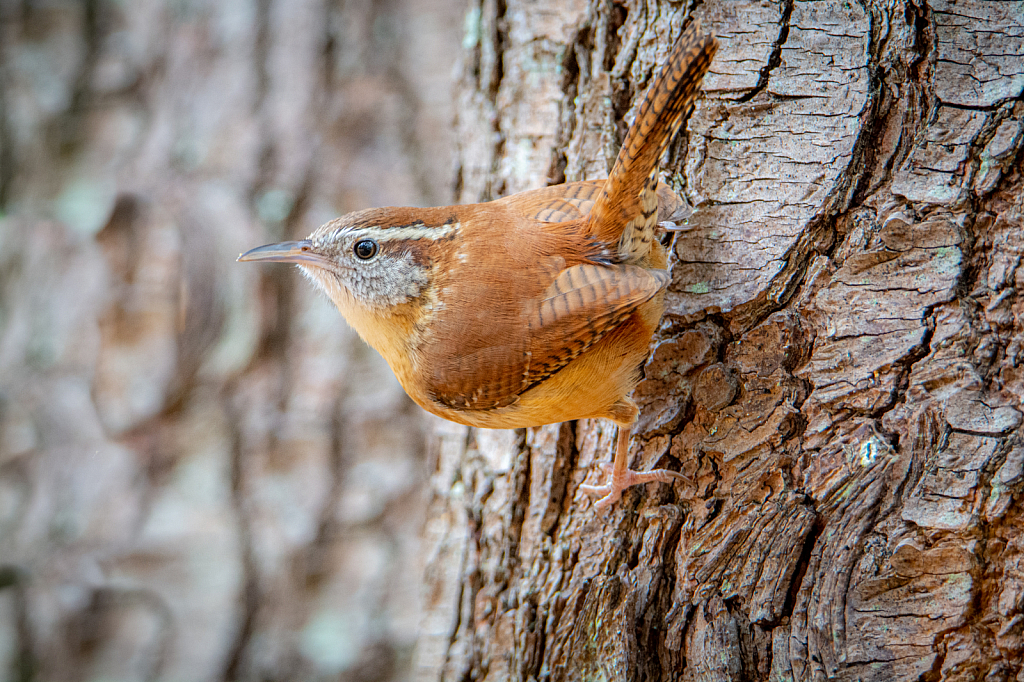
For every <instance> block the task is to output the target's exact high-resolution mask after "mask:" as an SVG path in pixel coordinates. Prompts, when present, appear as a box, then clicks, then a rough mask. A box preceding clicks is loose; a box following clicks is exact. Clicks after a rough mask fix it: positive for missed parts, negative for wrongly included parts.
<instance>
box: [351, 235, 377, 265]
mask: <svg viewBox="0 0 1024 682" xmlns="http://www.w3.org/2000/svg"><path fill="white" fill-rule="evenodd" d="M353 251H355V254H356V258H359V259H360V260H370V259H371V258H373V257H374V256H376V255H377V242H375V241H373V240H372V239H360V240H359V241H357V242H356V246H355V248H354V249H353Z"/></svg>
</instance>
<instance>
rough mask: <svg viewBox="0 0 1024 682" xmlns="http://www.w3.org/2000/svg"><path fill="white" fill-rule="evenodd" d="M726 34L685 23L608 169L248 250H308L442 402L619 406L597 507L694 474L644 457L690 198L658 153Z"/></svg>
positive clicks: (483, 423) (354, 217)
mask: <svg viewBox="0 0 1024 682" xmlns="http://www.w3.org/2000/svg"><path fill="white" fill-rule="evenodd" d="M716 49H717V41H716V40H715V38H714V37H713V36H710V35H706V34H703V33H702V32H701V30H700V26H699V24H698V23H697V22H696V21H693V22H691V23H690V24H689V26H688V27H687V28H686V29H685V30H684V31H683V33H682V35H681V36H680V37H679V39H678V40H677V41H676V43H675V44H674V45H673V47H672V49H671V52H670V54H669V56H668V59H667V61H666V63H665V64H664V65H663V67H662V68H661V70H660V73H659V74H658V75H657V77H656V78H655V79H654V82H653V83H652V85H651V86H650V88H649V89H648V91H647V94H646V95H645V97H644V99H643V102H642V103H641V104H640V107H639V109H638V111H637V114H636V117H635V120H634V121H633V123H632V125H631V126H630V127H629V130H628V132H627V133H626V137H625V140H624V142H623V144H622V149H621V150H620V152H619V155H618V158H617V160H616V162H615V165H614V167H613V168H612V171H611V173H610V174H609V177H608V178H607V179H606V180H591V181H586V182H569V183H565V184H561V185H554V186H551V187H545V188H543V189H537V190H532V191H526V192H521V193H519V194H515V195H512V196H508V197H505V198H502V199H498V200H496V201H491V202H487V203H482V204H470V205H462V206H445V207H440V208H394V207H391V208H371V209H366V210H362V211H356V212H354V213H349V214H348V215H345V216H342V217H341V218H337V219H335V220H332V221H331V222H329V223H327V224H326V225H324V226H322V227H320V228H319V229H317V230H316V231H315V232H314V233H313V234H312V235H310V236H309V237H308V238H307V239H303V240H302V241H294V242H281V243H277V244H268V245H266V246H260V247H258V248H255V249H252V250H251V251H248V252H246V253H244V254H242V255H241V256H240V257H239V259H238V260H240V261H273V262H284V263H294V264H297V265H298V266H299V267H300V269H301V270H302V272H303V273H304V274H305V275H306V276H307V277H308V278H309V279H310V280H311V281H312V282H313V284H314V285H315V286H316V287H318V288H319V289H321V290H322V291H323V292H324V293H325V294H326V295H327V296H328V297H329V298H330V299H331V301H333V302H334V304H335V305H336V306H337V308H338V310H339V311H341V314H342V315H343V316H344V317H345V319H346V320H347V321H348V323H349V324H350V325H351V326H352V327H353V328H355V330H356V331H357V332H358V333H359V335H360V336H361V337H362V338H363V339H364V340H365V341H366V343H368V344H369V345H370V346H372V347H373V348H375V349H376V350H377V351H378V352H379V353H380V354H381V355H382V356H383V357H384V359H385V360H387V362H388V364H389V365H390V366H391V369H392V370H393V371H394V372H395V375H396V376H397V377H398V380H399V382H401V384H402V386H403V387H404V388H405V390H406V392H407V393H408V394H409V396H410V397H411V398H412V399H413V400H414V401H415V402H416V403H417V404H418V405H420V406H421V407H422V408H423V409H425V410H427V411H428V412H431V413H433V414H435V415H438V416H439V417H443V418H445V419H450V420H451V421H454V422H458V423H460V424H467V425H469V426H477V427H485V428H500V429H508V428H520V427H527V426H540V425H542V424H551V423H556V422H562V421H568V420H573V419H588V418H589V419H609V420H611V421H613V422H614V423H615V424H617V425H618V436H617V439H616V445H615V455H614V465H612V466H608V465H605V470H606V471H608V472H609V474H610V476H609V478H608V481H607V483H605V484H604V485H597V486H581V487H582V488H583V489H584V490H585V491H587V492H588V493H590V494H593V495H595V496H600V499H599V500H598V501H597V502H596V503H595V507H598V508H601V507H606V506H608V505H611V504H613V503H614V502H616V501H617V500H618V499H619V498H620V497H621V495H622V491H623V490H625V489H626V488H629V487H630V486H633V485H636V484H639V483H647V482H650V481H660V482H665V483H668V482H671V481H673V480H677V479H683V480H685V477H684V476H683V475H682V474H679V473H677V472H673V471H669V470H664V469H659V470H655V471H647V472H636V471H632V470H631V469H630V468H629V466H628V455H629V438H630V432H631V430H632V426H633V424H634V423H635V422H636V419H637V416H638V413H639V412H638V409H637V406H636V403H635V402H633V400H632V399H631V398H630V397H629V395H630V393H631V392H632V391H633V388H634V387H635V386H636V384H637V382H638V381H639V380H640V378H641V376H642V367H643V364H644V362H645V360H646V358H647V356H648V353H649V347H650V341H651V337H652V335H653V333H654V331H655V329H656V328H657V325H658V323H659V321H660V319H661V316H662V313H663V311H664V294H665V288H666V286H667V285H668V283H669V274H668V271H667V265H668V256H667V253H666V249H665V247H664V246H663V245H662V244H661V242H660V241H659V240H658V239H657V238H656V235H655V229H656V227H657V225H658V223H659V221H665V220H668V219H670V218H671V216H672V215H673V214H674V213H675V212H676V211H677V210H678V209H679V208H680V206H682V205H683V204H682V201H681V200H680V199H679V198H678V197H677V196H676V195H675V193H674V192H672V190H671V189H669V188H668V186H667V185H665V184H664V183H661V182H659V180H658V164H659V162H660V160H661V158H662V156H663V155H664V153H665V150H666V148H667V147H668V144H669V142H670V141H671V140H672V137H673V136H674V135H675V133H676V132H677V130H678V129H679V128H680V126H681V125H682V123H683V122H684V121H685V120H686V118H687V117H688V116H689V112H690V111H692V109H693V103H694V100H695V99H696V96H697V93H698V90H699V87H700V83H701V80H702V79H703V78H704V74H705V73H706V72H707V70H708V67H709V65H710V63H711V59H712V57H713V56H714V53H715V50H716Z"/></svg>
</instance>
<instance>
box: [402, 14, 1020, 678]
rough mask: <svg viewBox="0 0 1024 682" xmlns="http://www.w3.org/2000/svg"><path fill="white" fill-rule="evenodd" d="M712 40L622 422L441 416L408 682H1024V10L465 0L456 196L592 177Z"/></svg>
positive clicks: (669, 170) (675, 169) (669, 171)
mask: <svg viewBox="0 0 1024 682" xmlns="http://www.w3.org/2000/svg"><path fill="white" fill-rule="evenodd" d="M691 15H692V16H693V17H697V18H700V20H701V21H702V23H703V25H704V27H705V28H706V29H710V30H714V31H715V32H716V33H717V34H718V38H719V41H720V43H721V46H720V49H719V52H718V56H717V57H716V59H715V61H714V63H713V64H712V67H711V73H710V74H709V75H708V77H707V79H706V81H705V85H704V90H705V96H704V98H703V99H702V100H701V101H700V102H699V103H698V105H697V108H696V111H695V112H694V114H693V116H692V118H691V119H690V122H689V125H688V126H687V128H686V131H685V134H683V135H680V136H679V139H678V141H677V142H676V143H675V144H674V145H673V146H672V148H671V149H670V150H669V153H668V155H667V163H666V164H665V169H666V179H668V180H669V181H670V182H671V183H672V184H673V185H674V186H675V187H677V188H678V190H679V191H680V192H681V193H683V194H684V195H685V196H686V197H687V198H688V199H689V201H690V202H691V203H692V204H693V206H694V207H695V208H696V212H695V214H694V215H693V217H692V218H691V220H690V222H689V226H688V228H687V229H686V230H685V231H684V232H682V233H680V234H679V235H678V236H677V237H676V238H675V244H674V249H673V255H674V258H673V262H672V284H671V287H670V291H669V294H668V298H667V300H668V309H667V313H666V315H665V318H664V322H663V324H662V325H661V328H660V330H659V332H658V333H657V335H656V337H655V338H654V339H653V341H652V354H651V358H650V360H649V362H648V363H647V366H646V370H645V379H644V380H643V382H642V383H641V384H640V385H639V386H638V388H637V390H636V393H635V398H636V400H637V402H638V403H639V405H640V408H641V417H640V422H639V425H638V428H637V429H636V431H635V437H634V439H633V447H632V450H633V461H634V465H635V466H637V467H638V468H640V469H649V468H654V467H656V466H669V467H672V468H676V469H678V470H680V471H683V472H685V473H687V474H689V475H691V476H692V477H693V479H694V481H695V483H694V484H693V485H685V484H676V485H674V486H668V485H662V484H655V485H650V486H648V487H647V488H646V489H637V490H634V491H632V492H630V493H628V494H627V495H626V496H625V497H624V500H623V501H622V502H621V503H619V504H618V505H617V506H616V507H615V508H614V509H613V510H612V511H611V512H610V513H608V514H600V513H595V512H594V510H593V509H592V508H591V503H590V502H589V501H588V499H587V498H586V496H585V495H583V494H582V493H581V492H580V491H579V486H580V484H582V483H585V482H587V483H593V482H595V481H596V479H597V478H598V476H599V473H598V470H597V469H596V466H595V465H597V464H598V463H600V462H603V461H607V460H608V459H609V457H610V450H611V447H612V444H613V442H614V439H613V436H614V432H613V429H612V428H611V427H610V425H609V424H606V423H601V422H579V423H575V424H560V425H552V426H546V427H541V428H536V429H528V430H526V431H522V432H487V431H477V430H472V429H469V430H467V429H464V428H460V427H455V426H450V425H440V426H438V427H437V429H436V431H435V435H434V438H433V447H432V462H433V464H432V472H433V473H432V478H431V500H430V506H429V511H428V518H427V525H426V534H425V542H426V547H427V556H428V562H427V571H426V574H425V581H426V585H425V587H426V589H425V591H424V594H425V595H427V602H426V604H425V608H426V609H427V616H426V620H425V621H424V623H425V625H424V628H423V631H422V632H421V639H420V644H419V648H418V653H417V660H416V663H417V672H418V674H419V677H418V679H422V680H436V679H441V680H488V681H489V682H493V681H497V680H555V681H557V680H600V679H607V680H651V681H654V680H819V679H850V680H853V679H857V680H879V681H881V680H917V679H928V680H937V679H950V680H952V679H958V680H960V679H962V680H968V679H992V680H997V679H998V680H1013V679H1016V680H1018V681H1020V680H1024V669H1022V663H1021V661H1022V653H1024V640H1022V632H1024V613H1022V606H1024V536H1022V535H1021V527H1022V520H1024V518H1022V517H1024V510H1022V507H1021V494H1022V486H1024V476H1022V467H1024V448H1022V446H1021V432H1020V425H1021V401H1022V399H1024V373H1022V371H1021V369H1020V367H1019V364H1020V361H1021V360H1022V358H1024V348H1022V344H1024V341H1022V339H1024V329H1022V324H1024V320H1022V313H1024V301H1022V299H1021V298H1020V296H1019V295H1018V291H1017V288H1018V286H1021V284H1022V282H1021V278H1022V277H1024V269H1022V268H1019V265H1020V259H1021V253H1022V249H1024V237H1022V234H1024V215H1022V214H1024V200H1022V196H1024V176H1022V173H1021V147H1022V140H1024V128H1022V125H1024V124H1022V120H1024V99H1022V89H1024V60H1021V58H1020V55H1021V54H1024V10H1022V7H1021V4H1020V3H1015V2H981V1H980V0H960V1H958V2H954V1H952V0H934V1H932V2H928V3H924V2H917V3H915V2H910V1H895V2H883V1H881V0H866V1H865V2H840V1H833V0H826V1H824V2H801V1H798V0H780V1H779V2H769V3H763V2H762V3H757V2H746V1H741V2H725V1H722V2H719V1H708V2H703V3H696V4H695V6H692V7H691V5H689V4H686V5H684V6H682V7H680V6H679V5H676V4H670V3H667V2H632V1H629V2H624V3H621V4H617V3H611V2H606V1H601V0H595V1H592V2H582V1H578V0H577V1H572V0H561V1H559V2H551V3H544V4H543V5H539V4H537V3H526V2H518V1H517V0H505V1H499V0H479V2H478V3H477V4H476V5H475V6H474V7H473V8H472V9H471V11H470V21H469V22H467V35H466V44H467V45H468V49H467V52H466V54H465V55H464V62H463V65H462V72H461V73H462V75H461V80H460V85H459V90H458V96H457V100H458V121H457V126H456V130H457V138H458V143H459V160H460V166H459V184H458V188H459V198H460V200H461V201H466V202H468V201H477V200H485V199H492V198H495V197H498V196H501V195H504V194H508V193H511V192H516V191H520V190H524V189H529V188H533V187H540V186H543V185H544V184H546V183H556V182H562V181H567V180H569V181H571V180H581V179H590V178H598V177H604V176H605V175H606V173H607V171H608V169H609V168H610V165H611V162H612V161H613V159H614V154H615V152H616V151H617V148H618V147H617V145H618V143H619V142H620V141H621V139H622V136H623V132H624V128H625V125H626V121H628V120H629V119H630V117H631V115H632V113H633V111H634V107H635V106H636V105H637V103H638V102H639V99H640V96H641V95H642V93H643V91H644V89H645V87H646V85H647V83H649V81H650V79H651V75H652V74H653V72H654V70H655V69H656V67H657V66H658V64H659V62H660V60H661V59H662V58H663V57H664V55H665V53H666V50H667V48H668V46H669V45H670V44H671V42H672V40H673V39H674V38H675V36H677V35H678V33H679V31H680V27H681V25H682V23H683V22H684V21H685V20H688V19H689V18H690V16H691Z"/></svg>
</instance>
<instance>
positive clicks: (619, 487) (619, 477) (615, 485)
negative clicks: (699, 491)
mask: <svg viewBox="0 0 1024 682" xmlns="http://www.w3.org/2000/svg"><path fill="white" fill-rule="evenodd" d="M601 469H602V470H603V471H604V472H605V474H606V475H608V477H609V480H608V482H607V483H605V484H603V485H589V484H584V485H581V486H580V490H582V491H583V492H585V493H586V494H588V495H591V496H592V497H598V496H601V497H600V499H599V500H597V502H595V503H594V509H604V508H606V507H610V506H611V505H613V504H615V503H616V502H618V501H619V499H620V498H621V497H622V493H623V491H625V490H626V489H627V488H631V487H633V486H634V485H640V484H641V483H654V482H655V481H657V482H658V483H672V482H673V481H686V482H687V483H692V481H691V480H690V478H689V477H688V476H686V475H684V474H681V473H679V472H678V471H669V470H668V469H655V470H653V471H633V470H632V469H626V470H625V471H622V472H616V471H615V467H613V466H612V465H611V464H602V465H601Z"/></svg>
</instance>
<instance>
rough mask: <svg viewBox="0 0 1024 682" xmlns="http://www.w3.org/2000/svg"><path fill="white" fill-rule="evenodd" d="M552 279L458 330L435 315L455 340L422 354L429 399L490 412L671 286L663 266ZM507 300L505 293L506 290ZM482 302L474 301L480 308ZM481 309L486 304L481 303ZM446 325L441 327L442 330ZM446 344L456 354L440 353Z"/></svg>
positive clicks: (589, 270) (584, 269)
mask: <svg viewBox="0 0 1024 682" xmlns="http://www.w3.org/2000/svg"><path fill="white" fill-rule="evenodd" d="M553 274H554V277H553V279H552V278H550V277H549V279H548V281H549V282H550V284H548V285H547V287H546V288H545V289H543V290H541V291H540V292H539V293H540V295H539V296H531V297H528V298H524V299H521V300H519V301H515V302H513V303H514V305H500V304H498V305H496V306H495V307H494V308H492V310H493V312H494V316H493V317H492V318H491V319H489V320H478V321H477V322H478V324H476V325H473V324H465V320H463V325H462V327H461V328H455V326H454V325H445V323H444V321H443V320H439V324H438V325H437V333H438V335H439V337H435V340H439V341H442V342H443V341H444V339H443V338H440V335H444V334H458V343H457V344H448V343H432V344H429V346H428V347H427V348H425V353H424V356H423V358H422V360H423V362H424V370H425V371H426V372H427V373H429V375H430V376H431V377H432V379H433V380H432V382H431V385H430V388H429V392H430V394H431V397H432V399H434V400H436V401H437V402H439V403H441V404H443V405H445V406H446V407H449V408H455V409H461V410H489V409H495V408H499V407H503V406H507V405H511V404H513V403H515V402H516V400H517V399H518V396H519V395H520V394H522V393H523V392H524V391H527V390H529V389H530V388H531V387H533V386H535V385H537V384H538V383H540V382H542V381H544V380H545V379H547V378H548V377H550V376H552V375H553V374H555V373H556V372H558V371H559V370H560V369H562V368H563V367H565V366H566V365H567V364H568V363H569V362H571V361H572V360H574V359H575V358H577V357H579V356H580V355H581V354H582V353H583V352H585V351H586V350H587V349H589V348H590V347H592V346H593V345H594V344H595V343H597V341H598V340H600V339H601V338H602V337H603V336H604V335H605V334H607V333H608V332H610V331H612V330H613V329H615V328H616V327H617V326H618V325H620V324H622V323H623V322H624V321H625V320H626V319H627V318H628V317H629V316H630V315H631V314H633V312H635V311H636V309H637V308H638V307H639V306H640V305H642V304H643V303H645V302H646V301H649V300H650V299H651V298H653V297H654V296H655V295H656V294H657V293H658V292H659V291H661V290H662V289H663V288H664V287H665V286H666V284H667V283H668V279H669V277H668V273H667V272H665V271H664V270H647V269H645V268H641V267H637V266H632V265H598V264H581V265H575V266H572V267H569V268H565V269H562V270H560V271H558V272H557V273H553ZM504 293H505V294H506V295H505V298H506V299H507V298H508V296H507V290H505V291H504ZM480 303H481V301H479V300H478V301H477V304H478V305H479V304H480ZM484 305H485V306H486V301H485V302H484ZM446 326H447V327H448V329H445V327H446ZM443 347H449V348H451V347H460V348H462V349H464V352H462V353H460V354H458V355H449V356H447V357H440V356H439V353H438V352H437V350H438V349H440V348H443Z"/></svg>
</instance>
